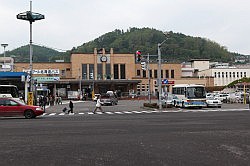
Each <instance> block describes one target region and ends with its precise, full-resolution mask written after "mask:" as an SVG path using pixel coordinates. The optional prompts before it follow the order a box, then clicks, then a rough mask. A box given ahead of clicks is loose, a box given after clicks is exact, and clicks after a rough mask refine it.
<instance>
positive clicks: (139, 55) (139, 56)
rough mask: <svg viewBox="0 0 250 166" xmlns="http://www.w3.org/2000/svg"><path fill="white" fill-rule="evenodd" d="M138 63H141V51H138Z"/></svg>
mask: <svg viewBox="0 0 250 166" xmlns="http://www.w3.org/2000/svg"><path fill="white" fill-rule="evenodd" d="M136 61H137V62H140V61H141V51H140V50H138V51H136Z"/></svg>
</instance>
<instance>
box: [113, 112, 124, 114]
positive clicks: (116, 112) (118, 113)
mask: <svg viewBox="0 0 250 166" xmlns="http://www.w3.org/2000/svg"><path fill="white" fill-rule="evenodd" d="M115 113H116V114H123V113H122V112H115Z"/></svg>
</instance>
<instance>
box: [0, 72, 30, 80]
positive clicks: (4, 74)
mask: <svg viewBox="0 0 250 166" xmlns="http://www.w3.org/2000/svg"><path fill="white" fill-rule="evenodd" d="M22 75H24V76H27V75H28V73H26V72H0V79H1V78H21V77H22Z"/></svg>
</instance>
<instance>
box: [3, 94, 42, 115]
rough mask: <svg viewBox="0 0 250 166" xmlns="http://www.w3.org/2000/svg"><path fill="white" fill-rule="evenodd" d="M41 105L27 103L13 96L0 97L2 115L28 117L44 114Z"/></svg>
mask: <svg viewBox="0 0 250 166" xmlns="http://www.w3.org/2000/svg"><path fill="white" fill-rule="evenodd" d="M42 114H43V109H42V108H41V107H39V106H31V105H26V104H24V103H22V102H20V101H17V100H15V99H13V98H0V116H24V117H25V118H27V119H31V118H35V117H36V116H39V115H42Z"/></svg>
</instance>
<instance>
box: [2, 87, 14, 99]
mask: <svg viewBox="0 0 250 166" xmlns="http://www.w3.org/2000/svg"><path fill="white" fill-rule="evenodd" d="M0 94H2V95H6V96H7V97H8V95H11V96H12V97H13V98H19V93H18V89H17V87H16V86H7V85H6V86H0Z"/></svg>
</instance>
